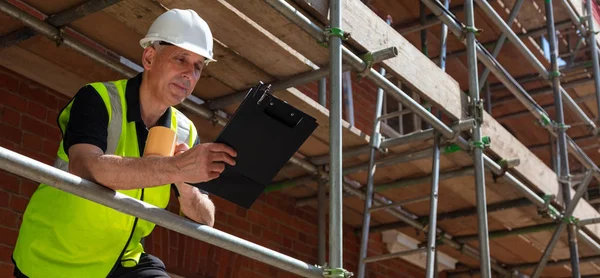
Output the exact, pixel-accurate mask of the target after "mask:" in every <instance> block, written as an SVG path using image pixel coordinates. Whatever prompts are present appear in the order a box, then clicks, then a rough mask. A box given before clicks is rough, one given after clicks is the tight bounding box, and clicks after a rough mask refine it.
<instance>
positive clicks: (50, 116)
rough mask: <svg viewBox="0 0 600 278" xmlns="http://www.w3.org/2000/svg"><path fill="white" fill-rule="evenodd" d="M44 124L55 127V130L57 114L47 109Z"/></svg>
mask: <svg viewBox="0 0 600 278" xmlns="http://www.w3.org/2000/svg"><path fill="white" fill-rule="evenodd" d="M46 123H48V124H49V125H50V126H55V127H56V128H58V112H56V111H54V110H50V109H47V110H46Z"/></svg>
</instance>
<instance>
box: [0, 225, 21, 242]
mask: <svg viewBox="0 0 600 278" xmlns="http://www.w3.org/2000/svg"><path fill="white" fill-rule="evenodd" d="M18 235H19V231H18V230H17V229H12V228H6V227H0V244H4V245H8V246H15V244H16V243H17V236H18Z"/></svg>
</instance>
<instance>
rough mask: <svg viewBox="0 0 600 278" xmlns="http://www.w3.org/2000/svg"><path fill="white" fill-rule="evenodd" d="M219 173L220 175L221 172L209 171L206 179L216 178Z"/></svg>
mask: <svg viewBox="0 0 600 278" xmlns="http://www.w3.org/2000/svg"><path fill="white" fill-rule="evenodd" d="M220 175H221V173H217V172H210V173H208V180H207V181H210V180H214V179H216V178H218V177H219V176H220Z"/></svg>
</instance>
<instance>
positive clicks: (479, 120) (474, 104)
mask: <svg viewBox="0 0 600 278" xmlns="http://www.w3.org/2000/svg"><path fill="white" fill-rule="evenodd" d="M470 106H471V107H470V108H471V111H470V112H471V117H473V119H474V120H475V122H476V124H478V125H481V124H483V100H481V99H476V100H473V101H471V105H470Z"/></svg>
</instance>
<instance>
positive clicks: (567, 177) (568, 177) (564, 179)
mask: <svg viewBox="0 0 600 278" xmlns="http://www.w3.org/2000/svg"><path fill="white" fill-rule="evenodd" d="M558 181H559V182H561V183H568V184H571V183H572V182H573V175H570V174H569V175H561V176H560V177H558Z"/></svg>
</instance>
